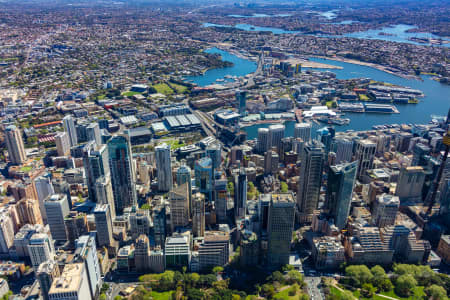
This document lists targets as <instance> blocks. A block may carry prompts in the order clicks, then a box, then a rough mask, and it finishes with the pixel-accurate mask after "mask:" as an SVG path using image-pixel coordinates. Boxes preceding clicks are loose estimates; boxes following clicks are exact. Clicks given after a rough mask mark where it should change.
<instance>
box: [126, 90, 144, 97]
mask: <svg viewBox="0 0 450 300" xmlns="http://www.w3.org/2000/svg"><path fill="white" fill-rule="evenodd" d="M137 94H140V93H139V92H132V91H128V92H123V93H122V95H123V96H125V97H131V96H134V95H137Z"/></svg>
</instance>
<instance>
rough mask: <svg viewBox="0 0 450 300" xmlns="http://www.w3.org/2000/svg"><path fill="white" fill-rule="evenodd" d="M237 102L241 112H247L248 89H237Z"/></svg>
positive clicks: (241, 113)
mask: <svg viewBox="0 0 450 300" xmlns="http://www.w3.org/2000/svg"><path fill="white" fill-rule="evenodd" d="M236 102H237V104H238V107H239V114H240V115H241V116H243V115H244V114H245V109H246V104H247V103H246V102H247V92H246V91H240V90H239V91H236Z"/></svg>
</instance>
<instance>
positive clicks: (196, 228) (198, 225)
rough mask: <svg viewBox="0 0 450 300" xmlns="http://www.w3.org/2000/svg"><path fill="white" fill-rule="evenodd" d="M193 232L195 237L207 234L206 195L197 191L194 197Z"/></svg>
mask: <svg viewBox="0 0 450 300" xmlns="http://www.w3.org/2000/svg"><path fill="white" fill-rule="evenodd" d="M192 204H193V206H194V207H193V209H192V233H193V234H194V236H195V237H199V236H204V235H205V196H204V195H203V194H202V193H196V194H195V195H194V199H193V203H192Z"/></svg>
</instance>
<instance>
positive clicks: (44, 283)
mask: <svg viewBox="0 0 450 300" xmlns="http://www.w3.org/2000/svg"><path fill="white" fill-rule="evenodd" d="M59 275H60V273H59V267H58V264H57V263H56V261H54V260H47V261H44V262H43V263H41V264H40V265H39V268H38V269H37V272H36V279H37V280H38V281H39V288H40V290H41V295H42V297H43V298H44V300H49V299H50V298H49V297H48V292H49V291H50V287H51V286H52V283H53V280H55V278H57V277H59Z"/></svg>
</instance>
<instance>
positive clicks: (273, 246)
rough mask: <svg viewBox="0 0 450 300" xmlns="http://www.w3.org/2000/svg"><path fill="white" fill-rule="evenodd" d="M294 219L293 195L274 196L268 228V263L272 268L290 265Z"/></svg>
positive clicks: (271, 201) (271, 200) (271, 202)
mask: <svg viewBox="0 0 450 300" xmlns="http://www.w3.org/2000/svg"><path fill="white" fill-rule="evenodd" d="M294 218H295V202H294V196H293V194H292V193H285V194H272V195H271V199H270V206H269V215H268V226H267V234H268V251H267V263H268V265H269V266H270V267H273V268H276V267H279V266H284V265H286V264H288V263H289V254H290V246H291V239H292V231H293V229H294Z"/></svg>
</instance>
